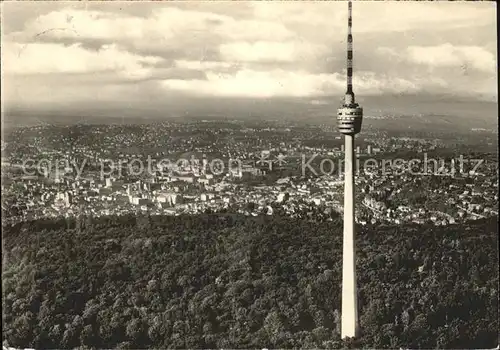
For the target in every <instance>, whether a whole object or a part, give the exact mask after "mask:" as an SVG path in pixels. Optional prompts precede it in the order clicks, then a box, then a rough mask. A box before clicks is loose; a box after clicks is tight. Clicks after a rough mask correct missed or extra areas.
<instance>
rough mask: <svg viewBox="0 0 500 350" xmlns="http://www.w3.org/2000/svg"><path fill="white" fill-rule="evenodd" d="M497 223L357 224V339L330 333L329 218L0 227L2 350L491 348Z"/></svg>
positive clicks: (337, 227) (332, 229)
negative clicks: (5, 349) (5, 348)
mask: <svg viewBox="0 0 500 350" xmlns="http://www.w3.org/2000/svg"><path fill="white" fill-rule="evenodd" d="M496 220H497V219H496V218H493V219H488V220H481V221H477V222H474V223H470V224H468V225H466V226H448V227H434V226H417V225H408V226H396V227H392V226H390V227H377V228H371V229H360V232H359V235H358V237H357V247H358V261H357V269H358V273H359V275H358V281H359V288H360V289H359V306H360V322H361V327H362V330H363V336H362V337H361V338H360V339H359V340H358V341H355V342H353V341H349V342H342V341H340V339H339V325H340V324H339V316H340V314H339V312H340V305H341V295H340V292H341V271H342V268H341V264H342V260H341V254H342V237H341V232H342V228H341V222H340V221H341V220H340V218H339V219H337V220H336V221H333V222H326V223H317V222H308V221H304V220H292V219H288V218H283V217H267V216H265V217H255V218H246V217H241V216H238V215H229V214H219V215H200V216H181V217H161V216H159V217H147V216H140V217H134V216H124V217H109V218H100V219H96V218H94V219H92V218H82V219H80V220H78V221H76V222H75V221H72V220H65V219H60V220H45V221H35V222H30V223H23V224H18V225H16V226H14V227H3V231H4V232H3V245H4V247H3V249H4V250H3V259H4V263H3V274H2V277H3V292H4V296H3V299H2V304H3V313H4V323H3V326H4V327H3V328H4V332H3V340H4V345H8V346H15V347H23V348H26V347H32V348H74V347H77V346H87V347H95V348H115V347H119V348H131V349H132V348H341V347H343V346H347V347H351V348H352V347H356V348H366V347H369V348H400V347H402V348H450V349H452V348H454V349H457V348H483V349H484V348H494V347H495V346H496V345H497V344H498V264H497V263H498V251H497V247H498V226H497V222H496Z"/></svg>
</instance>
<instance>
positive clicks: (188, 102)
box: [4, 95, 498, 130]
mask: <svg viewBox="0 0 500 350" xmlns="http://www.w3.org/2000/svg"><path fill="white" fill-rule="evenodd" d="M357 101H358V102H359V103H360V104H361V105H362V106H363V107H364V113H365V115H367V116H371V115H373V116H386V115H392V116H410V117H414V116H420V118H422V117H424V118H426V119H427V121H428V122H429V124H430V125H434V124H435V125H438V126H439V125H447V127H449V128H450V127H451V128H452V129H454V128H458V129H462V128H466V129H470V127H471V126H472V127H477V128H490V129H495V130H496V129H497V125H498V117H497V116H498V111H497V102H496V101H479V100H467V99H460V98H457V97H453V96H432V95H428V96H427V95H415V96H408V95H395V96H386V95H384V96H358V97H357ZM131 103H132V102H131ZM340 103H341V96H321V97H308V98H272V99H266V98H263V99H249V98H247V99H241V98H210V99H209V98H201V97H200V98H196V99H195V98H190V99H187V98H183V97H178V98H176V99H174V100H172V99H170V100H168V101H163V100H162V99H158V100H154V101H151V104H149V105H147V106H144V105H133V104H131V105H127V107H126V108H125V107H124V106H123V105H113V104H109V105H108V106H105V107H101V108H98V109H97V108H93V107H92V106H88V105H81V106H79V105H72V106H64V107H58V108H57V109H56V108H53V107H51V106H46V107H44V108H43V109H41V110H37V111H30V110H19V109H16V108H14V107H9V106H7V107H6V108H5V109H4V110H5V116H4V119H5V126H6V127H12V126H20V125H33V123H39V120H42V121H43V122H51V123H63V124H64V123H66V124H67V123H76V122H80V121H81V120H83V121H84V122H87V123H91V124H92V123H121V122H122V121H123V120H124V121H125V122H130V123H144V122H150V121H158V120H184V119H198V120H203V119H224V118H225V119H241V120H290V121H296V122H304V123H312V124H315V123H325V122H332V123H334V122H335V118H336V113H337V112H336V109H337V108H338V106H339V105H340ZM82 117H83V118H82ZM122 118H123V119H122ZM404 123H405V124H404V125H399V126H400V127H402V128H406V127H407V126H408V125H411V126H412V127H414V128H418V127H420V126H421V125H422V124H421V121H419V120H414V119H410V120H406V119H405V122H404ZM407 123H409V124H407ZM392 127H393V126H392Z"/></svg>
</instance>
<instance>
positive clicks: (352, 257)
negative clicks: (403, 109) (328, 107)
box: [337, 1, 363, 339]
mask: <svg viewBox="0 0 500 350" xmlns="http://www.w3.org/2000/svg"><path fill="white" fill-rule="evenodd" d="M352 57H353V55H352V3H351V1H349V2H348V19H347V91H346V93H345V98H344V103H343V105H342V106H341V107H340V108H339V109H338V116H337V122H338V127H339V131H340V132H341V133H342V134H344V138H345V147H344V149H345V164H344V167H345V170H344V242H343V252H342V327H341V328H342V329H341V337H342V339H344V338H352V337H357V336H358V335H359V323H358V300H357V297H358V296H357V287H356V250H355V245H354V240H355V232H354V230H355V221H354V171H355V169H354V165H355V159H356V158H355V155H354V135H356V134H357V133H359V132H360V131H361V121H362V119H363V108H361V107H360V106H359V105H358V104H357V103H356V102H355V99H354V92H353V91H352Z"/></svg>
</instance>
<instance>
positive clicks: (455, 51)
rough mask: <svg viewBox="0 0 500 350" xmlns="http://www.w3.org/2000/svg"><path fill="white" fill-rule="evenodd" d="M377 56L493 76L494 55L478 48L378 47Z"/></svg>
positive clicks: (462, 46) (450, 45)
mask: <svg viewBox="0 0 500 350" xmlns="http://www.w3.org/2000/svg"><path fill="white" fill-rule="evenodd" d="M376 52H377V54H378V55H380V56H383V57H387V58H390V59H394V60H396V61H404V62H406V63H410V64H417V65H424V66H428V67H429V68H443V67H445V68H448V67H449V68H462V69H473V70H476V71H478V72H483V73H490V74H494V73H495V71H496V54H494V53H493V52H491V51H489V50H488V49H487V48H484V47H480V46H464V45H457V46H455V45H452V44H450V43H445V44H441V45H434V46H409V47H407V48H406V49H405V50H402V51H398V50H395V49H393V48H390V47H380V48H378V49H377V51H376Z"/></svg>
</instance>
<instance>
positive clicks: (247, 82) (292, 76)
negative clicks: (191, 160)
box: [161, 69, 446, 98]
mask: <svg viewBox="0 0 500 350" xmlns="http://www.w3.org/2000/svg"><path fill="white" fill-rule="evenodd" d="M206 77H207V79H205V80H201V79H193V80H179V79H167V80H163V81H162V82H161V84H162V86H163V87H164V88H165V89H167V90H175V91H182V92H187V93H193V94H199V95H205V96H223V97H245V96H247V97H253V98H269V97H284V96H293V97H308V96H324V95H339V94H343V93H344V92H345V84H346V82H345V72H344V73H343V74H340V73H333V74H311V73H309V72H307V71H286V70H281V69H275V70H272V71H255V70H249V69H242V70H239V71H238V72H236V74H218V73H216V72H213V71H211V72H207V73H206ZM354 85H355V87H356V92H357V93H360V94H363V95H380V94H384V93H391V94H392V93H415V92H419V91H422V90H423V89H426V90H428V89H435V88H438V87H443V86H445V85H446V82H445V81H443V80H442V79H439V78H435V79H432V80H429V79H418V78H413V79H403V78H394V77H390V76H387V75H380V74H375V73H373V72H358V74H356V76H355V77H354Z"/></svg>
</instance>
